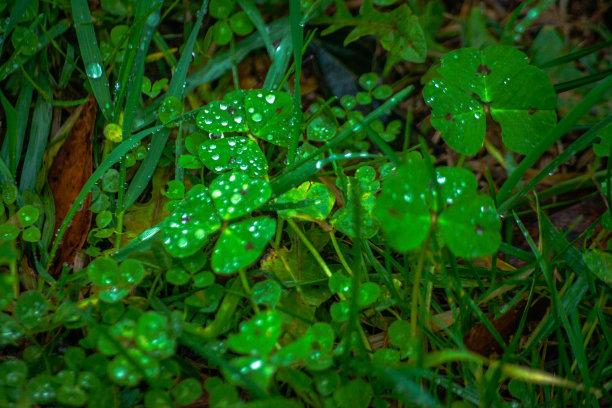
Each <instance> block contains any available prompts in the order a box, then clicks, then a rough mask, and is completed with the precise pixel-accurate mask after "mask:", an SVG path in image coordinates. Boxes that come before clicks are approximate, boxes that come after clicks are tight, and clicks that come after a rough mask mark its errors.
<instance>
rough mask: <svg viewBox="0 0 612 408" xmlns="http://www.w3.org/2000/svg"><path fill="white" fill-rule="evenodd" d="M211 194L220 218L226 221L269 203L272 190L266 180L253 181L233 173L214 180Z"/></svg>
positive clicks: (244, 175)
mask: <svg viewBox="0 0 612 408" xmlns="http://www.w3.org/2000/svg"><path fill="white" fill-rule="evenodd" d="M210 194H211V196H212V199H213V202H214V204H215V207H216V209H217V213H218V214H219V216H220V217H221V218H222V219H224V220H232V219H234V218H238V217H241V216H243V215H245V214H248V213H250V212H251V211H253V210H254V209H256V208H257V207H259V206H260V205H262V204H263V203H265V202H266V201H268V199H269V198H270V196H271V195H272V190H271V189H270V185H269V184H268V182H267V181H265V180H260V179H251V178H250V177H249V176H248V175H246V174H245V173H243V172H239V171H233V172H231V173H225V174H222V175H220V176H219V177H217V178H216V179H215V180H213V182H212V183H211V184H210Z"/></svg>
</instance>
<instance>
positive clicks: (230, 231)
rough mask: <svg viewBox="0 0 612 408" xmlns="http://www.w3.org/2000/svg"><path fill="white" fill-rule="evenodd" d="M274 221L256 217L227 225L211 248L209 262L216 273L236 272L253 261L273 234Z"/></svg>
mask: <svg viewBox="0 0 612 408" xmlns="http://www.w3.org/2000/svg"><path fill="white" fill-rule="evenodd" d="M275 228H276V221H274V220H273V219H271V218H268V217H257V218H253V219H248V220H245V221H241V222H238V223H236V224H231V225H229V226H228V227H227V228H226V229H225V230H223V232H222V233H221V235H220V237H219V240H218V241H217V243H216V244H215V248H214V250H213V254H212V259H211V264H212V268H213V270H214V271H215V272H217V273H222V274H228V273H233V272H236V271H237V270H238V269H240V268H244V267H247V266H249V265H250V264H252V263H253V262H255V260H256V259H257V258H259V256H260V255H261V253H262V251H263V250H264V248H265V247H266V246H267V245H268V241H269V240H270V239H271V238H272V236H273V235H274V231H275Z"/></svg>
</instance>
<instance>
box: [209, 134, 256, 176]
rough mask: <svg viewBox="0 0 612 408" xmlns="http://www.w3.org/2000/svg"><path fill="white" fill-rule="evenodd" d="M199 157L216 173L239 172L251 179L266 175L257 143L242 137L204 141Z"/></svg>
mask: <svg viewBox="0 0 612 408" xmlns="http://www.w3.org/2000/svg"><path fill="white" fill-rule="evenodd" d="M199 156H200V160H202V163H204V165H205V166H206V167H207V168H208V169H210V170H212V171H214V172H217V173H220V172H223V171H226V170H240V171H244V172H245V173H246V174H248V175H249V176H251V177H263V176H265V175H267V174H268V162H267V160H266V157H265V156H264V154H263V152H262V151H261V149H260V148H259V146H258V145H257V143H255V142H254V141H252V140H249V139H247V138H244V137H238V136H236V137H226V138H223V139H212V140H206V141H205V142H204V143H202V144H201V145H200V150H199Z"/></svg>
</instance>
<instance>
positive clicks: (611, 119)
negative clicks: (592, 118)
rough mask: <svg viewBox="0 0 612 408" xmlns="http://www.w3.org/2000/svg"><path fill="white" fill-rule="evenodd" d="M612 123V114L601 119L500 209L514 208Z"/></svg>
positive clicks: (589, 144)
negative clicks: (545, 178)
mask: <svg viewBox="0 0 612 408" xmlns="http://www.w3.org/2000/svg"><path fill="white" fill-rule="evenodd" d="M610 123H612V115H608V117H606V118H605V119H604V120H602V121H600V122H599V123H598V124H597V125H595V126H593V127H592V128H591V129H590V130H589V131H587V132H586V133H585V134H583V135H582V136H580V137H579V138H578V140H576V141H575V142H574V143H572V144H571V145H570V146H569V147H567V148H566V149H564V150H563V152H562V153H561V154H560V155H559V156H557V157H555V159H554V160H553V161H551V162H550V163H549V164H548V165H547V166H546V167H544V168H543V169H542V170H540V172H539V173H538V174H537V175H536V176H535V177H534V178H532V179H531V180H530V181H529V183H527V184H526V185H525V186H524V187H523V188H521V190H520V191H519V192H518V193H516V194H515V195H513V196H512V197H510V198H509V199H508V200H506V201H505V202H503V203H502V204H501V205H500V206H499V211H505V210H507V209H510V208H512V207H513V206H514V205H515V204H516V202H517V201H518V200H520V199H521V198H522V197H524V196H525V195H526V194H527V193H528V192H529V191H531V190H532V189H533V188H535V186H536V184H538V183H539V182H540V181H541V180H542V179H544V177H546V176H547V175H548V174H550V173H551V172H552V171H553V170H554V169H556V168H557V167H559V166H560V165H562V164H563V163H565V162H566V161H567V160H568V159H569V158H570V157H571V156H573V155H575V154H577V153H579V152H581V151H583V150H584V149H586V148H588V147H589V146H591V145H592V144H593V142H594V141H595V139H596V138H597V137H599V130H601V129H603V128H604V127H606V126H607V125H608V124H610Z"/></svg>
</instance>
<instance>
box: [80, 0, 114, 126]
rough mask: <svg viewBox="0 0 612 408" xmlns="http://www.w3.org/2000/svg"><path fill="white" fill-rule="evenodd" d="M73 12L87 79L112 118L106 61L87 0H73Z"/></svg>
mask: <svg viewBox="0 0 612 408" xmlns="http://www.w3.org/2000/svg"><path fill="white" fill-rule="evenodd" d="M70 3H71V5H72V14H73V16H74V27H75V29H76V34H77V39H78V41H79V48H80V50H81V56H82V57H83V63H84V64H85V72H86V73H87V79H88V80H89V84H90V85H91V90H92V91H93V93H94V96H95V97H96V100H97V101H98V106H100V109H101V110H102V114H103V115H104V117H105V118H106V120H108V121H111V119H112V101H111V95H110V88H109V84H108V78H107V77H106V71H105V70H104V62H103V61H102V56H101V54H100V48H99V47H98V40H97V39H96V33H95V31H94V28H93V24H92V21H91V13H90V12H89V6H88V5H87V1H86V0H71V1H70Z"/></svg>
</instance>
